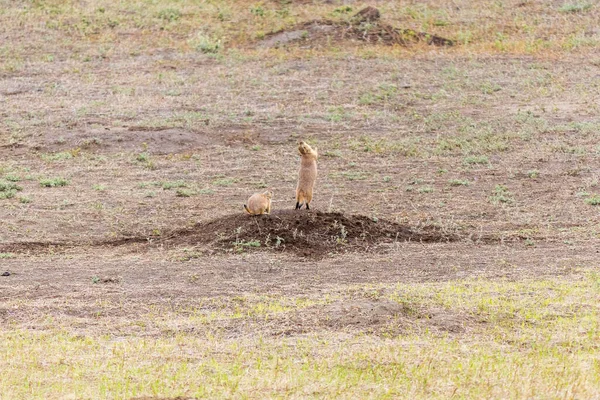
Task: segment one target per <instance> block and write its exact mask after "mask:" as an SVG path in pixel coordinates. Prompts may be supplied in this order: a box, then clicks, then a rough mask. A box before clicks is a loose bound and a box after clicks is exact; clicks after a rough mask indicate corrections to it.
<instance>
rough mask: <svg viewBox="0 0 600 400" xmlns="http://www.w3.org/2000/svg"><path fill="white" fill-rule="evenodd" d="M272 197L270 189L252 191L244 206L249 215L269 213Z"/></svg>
mask: <svg viewBox="0 0 600 400" xmlns="http://www.w3.org/2000/svg"><path fill="white" fill-rule="evenodd" d="M272 198H273V192H272V191H270V190H267V191H266V192H263V193H254V194H253V195H252V196H250V198H249V199H248V204H247V205H246V204H244V208H245V209H246V212H247V213H248V214H250V215H261V214H271V199H272Z"/></svg>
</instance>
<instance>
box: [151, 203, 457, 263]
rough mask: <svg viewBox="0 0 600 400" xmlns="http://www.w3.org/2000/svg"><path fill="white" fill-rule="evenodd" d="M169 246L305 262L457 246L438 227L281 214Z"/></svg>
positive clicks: (232, 219)
mask: <svg viewBox="0 0 600 400" xmlns="http://www.w3.org/2000/svg"><path fill="white" fill-rule="evenodd" d="M162 240H164V241H166V242H167V243H169V244H175V245H178V244H185V245H201V244H208V245H210V246H211V247H212V248H216V249H220V250H224V251H233V252H243V251H246V250H250V249H256V250H261V249H262V250H271V251H293V252H294V253H296V254H298V255H301V256H305V257H316V258H319V257H322V256H324V255H327V254H334V253H342V252H348V251H357V250H359V251H360V250H362V251H365V250H369V249H372V248H374V247H375V246H377V245H379V244H383V243H393V242H395V241H399V242H405V241H417V242H446V241H452V240H457V237H456V236H455V235H451V234H445V233H443V232H441V231H440V230H439V229H436V228H434V227H429V228H426V229H425V228H424V229H420V230H415V229H411V228H409V227H407V226H405V225H400V224H397V223H395V222H391V221H387V220H382V219H379V220H377V219H373V218H369V217H366V216H363V215H344V214H342V213H326V212H320V211H312V210H311V211H305V210H303V211H296V210H279V211H274V212H273V213H272V214H271V215H261V216H250V215H245V214H242V213H240V214H235V215H230V216H226V217H224V218H219V219H215V220H213V221H210V222H206V223H199V224H197V225H196V226H195V227H194V228H192V229H187V230H185V231H176V232H173V233H172V234H170V235H168V237H166V238H163V239H162Z"/></svg>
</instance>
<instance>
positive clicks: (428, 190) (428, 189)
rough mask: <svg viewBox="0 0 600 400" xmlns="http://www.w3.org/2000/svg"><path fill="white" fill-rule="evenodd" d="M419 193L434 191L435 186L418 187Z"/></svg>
mask: <svg viewBox="0 0 600 400" xmlns="http://www.w3.org/2000/svg"><path fill="white" fill-rule="evenodd" d="M417 192H419V193H433V188H432V187H431V186H421V187H420V188H419V189H417Z"/></svg>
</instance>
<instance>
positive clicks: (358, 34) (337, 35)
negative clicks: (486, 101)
mask: <svg viewBox="0 0 600 400" xmlns="http://www.w3.org/2000/svg"><path fill="white" fill-rule="evenodd" d="M380 18H381V14H380V12H379V10H378V9H376V8H374V7H366V8H364V9H362V10H361V11H359V12H358V13H356V14H355V15H354V16H353V17H352V18H351V19H350V21H348V22H346V21H332V20H327V19H323V20H314V21H308V22H304V23H302V24H299V25H296V26H295V27H293V28H291V29H288V30H282V31H278V32H274V33H272V34H270V35H267V36H266V37H265V38H264V39H263V40H261V41H260V42H259V43H258V46H259V47H265V48H268V47H280V46H284V45H287V44H292V43H299V44H303V45H308V46H316V47H319V46H323V45H330V44H331V42H332V41H334V42H339V41H344V42H363V43H368V44H384V45H400V46H408V45H409V44H411V43H416V42H425V43H427V44H429V45H435V46H452V45H454V42H453V41H452V40H450V39H446V38H443V37H440V36H436V35H432V34H429V33H426V32H418V31H415V30H413V29H402V28H397V27H394V26H392V25H390V24H387V23H385V22H382V21H380Z"/></svg>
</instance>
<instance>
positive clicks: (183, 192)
mask: <svg viewBox="0 0 600 400" xmlns="http://www.w3.org/2000/svg"><path fill="white" fill-rule="evenodd" d="M197 194H198V193H197V192H196V191H195V190H191V189H177V191H176V192H175V195H176V196H177V197H191V196H195V195H197Z"/></svg>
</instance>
